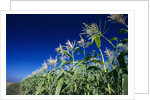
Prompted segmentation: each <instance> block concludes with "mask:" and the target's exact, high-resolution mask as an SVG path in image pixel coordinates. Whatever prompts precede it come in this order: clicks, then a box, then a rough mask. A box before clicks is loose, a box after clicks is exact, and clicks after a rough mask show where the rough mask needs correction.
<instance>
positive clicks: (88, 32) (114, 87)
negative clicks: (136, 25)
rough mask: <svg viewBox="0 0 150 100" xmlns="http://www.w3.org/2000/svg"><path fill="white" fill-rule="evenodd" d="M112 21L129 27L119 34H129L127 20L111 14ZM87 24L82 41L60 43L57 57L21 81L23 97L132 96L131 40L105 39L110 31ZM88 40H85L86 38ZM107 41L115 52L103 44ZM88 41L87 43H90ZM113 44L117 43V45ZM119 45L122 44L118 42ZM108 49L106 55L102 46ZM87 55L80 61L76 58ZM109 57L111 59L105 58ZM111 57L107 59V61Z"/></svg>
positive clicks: (81, 36)
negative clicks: (93, 48) (130, 92)
mask: <svg viewBox="0 0 150 100" xmlns="http://www.w3.org/2000/svg"><path fill="white" fill-rule="evenodd" d="M108 18H110V20H109V21H114V22H118V23H120V24H122V25H125V26H126V29H121V30H119V33H120V34H122V33H125V34H127V33H128V26H127V25H126V24H125V17H124V16H123V15H122V14H111V15H110V16H108ZM83 24H84V28H83V33H80V34H79V36H80V41H77V42H76V41H74V42H70V41H69V40H68V41H67V42H66V44H65V45H61V44H59V47H58V48H56V51H57V55H56V57H55V58H52V57H50V58H49V59H48V60H47V61H46V62H44V63H43V65H42V68H40V69H39V70H36V71H34V72H33V73H32V75H29V76H28V77H26V78H25V79H23V80H22V81H21V92H22V94H23V95H127V94H128V39H123V40H121V41H118V38H117V37H112V39H108V38H107V37H105V36H104V33H106V32H107V31H108V30H106V31H105V25H104V27H102V26H101V23H100V25H98V24H96V23H91V24H89V25H88V24H85V23H83ZM85 36H86V37H87V40H85V39H84V38H83V37H85ZM101 38H104V39H105V40H106V41H107V42H108V43H109V44H110V45H111V46H112V48H114V49H113V50H110V49H108V48H107V47H106V46H105V45H103V41H101ZM86 41H87V42H86ZM112 41H116V43H117V45H114V44H113V43H112ZM118 42H119V43H118ZM94 43H95V44H96V46H97V50H98V51H99V52H98V53H97V52H95V51H96V50H92V51H91V53H89V54H86V49H89V48H87V47H90V45H93V44H94ZM102 46H104V47H105V48H106V50H105V51H104V52H102V50H101V47H102ZM79 55H80V56H81V55H82V56H83V59H81V60H76V59H75V56H79ZM105 55H107V57H105ZM105 58H107V59H105Z"/></svg>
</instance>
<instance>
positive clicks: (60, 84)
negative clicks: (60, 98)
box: [55, 78, 64, 95]
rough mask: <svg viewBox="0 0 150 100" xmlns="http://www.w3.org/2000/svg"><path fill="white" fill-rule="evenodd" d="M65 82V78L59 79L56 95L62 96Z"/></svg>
mask: <svg viewBox="0 0 150 100" xmlns="http://www.w3.org/2000/svg"><path fill="white" fill-rule="evenodd" d="M63 82H64V78H61V79H59V81H58V85H57V87H56V92H55V95H59V94H60V91H61V88H62V85H63Z"/></svg>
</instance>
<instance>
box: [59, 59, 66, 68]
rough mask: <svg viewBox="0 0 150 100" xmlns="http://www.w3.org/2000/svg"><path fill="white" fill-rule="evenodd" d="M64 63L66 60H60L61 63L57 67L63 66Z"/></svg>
mask: <svg viewBox="0 0 150 100" xmlns="http://www.w3.org/2000/svg"><path fill="white" fill-rule="evenodd" d="M65 63H66V60H63V61H62V62H61V64H60V65H59V68H60V67H61V66H63V65H64V64H65Z"/></svg>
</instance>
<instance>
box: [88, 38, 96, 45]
mask: <svg viewBox="0 0 150 100" xmlns="http://www.w3.org/2000/svg"><path fill="white" fill-rule="evenodd" d="M93 42H94V37H92V39H91V42H88V43H87V46H89V45H92V44H93Z"/></svg>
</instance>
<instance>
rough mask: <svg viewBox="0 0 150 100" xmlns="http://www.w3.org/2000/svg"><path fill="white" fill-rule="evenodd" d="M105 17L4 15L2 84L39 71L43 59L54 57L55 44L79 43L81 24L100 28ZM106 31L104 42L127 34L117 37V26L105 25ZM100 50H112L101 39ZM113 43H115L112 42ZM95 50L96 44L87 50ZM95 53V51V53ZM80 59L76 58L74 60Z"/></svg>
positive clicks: (16, 80)
mask: <svg viewBox="0 0 150 100" xmlns="http://www.w3.org/2000/svg"><path fill="white" fill-rule="evenodd" d="M107 16H109V15H107V14H7V16H6V81H7V82H19V81H21V80H22V79H23V78H25V77H26V76H28V75H29V74H31V73H32V71H34V70H36V69H38V68H40V67H41V66H42V63H43V62H44V60H47V59H48V58H49V57H50V55H51V56H52V57H55V55H56V54H57V52H56V51H55V48H56V47H58V46H59V43H61V44H62V45H64V44H65V43H66V42H67V40H70V41H74V40H76V41H79V40H80V37H79V33H82V29H83V28H82V27H84V25H83V24H82V23H83V22H85V23H87V24H90V23H93V22H95V23H97V24H99V21H100V20H101V22H102V26H103V24H104V22H105V20H108V19H107ZM106 28H109V31H108V32H107V33H106V34H105V36H106V37H107V38H108V39H111V38H112V37H118V39H119V40H122V39H124V38H128V34H118V31H119V30H120V29H122V28H126V27H125V26H124V25H122V24H119V23H110V22H107V24H106ZM101 41H102V48H101V49H102V51H104V50H105V47H107V48H110V49H113V48H112V46H111V45H110V44H108V43H107V41H105V40H104V39H101ZM113 43H115V42H113ZM91 48H92V49H95V50H97V48H96V45H95V44H94V45H92V46H91V47H89V48H87V49H86V50H87V51H86V52H87V53H89V52H91V50H92V49H91ZM97 52H98V51H97ZM76 58H80V57H76Z"/></svg>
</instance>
